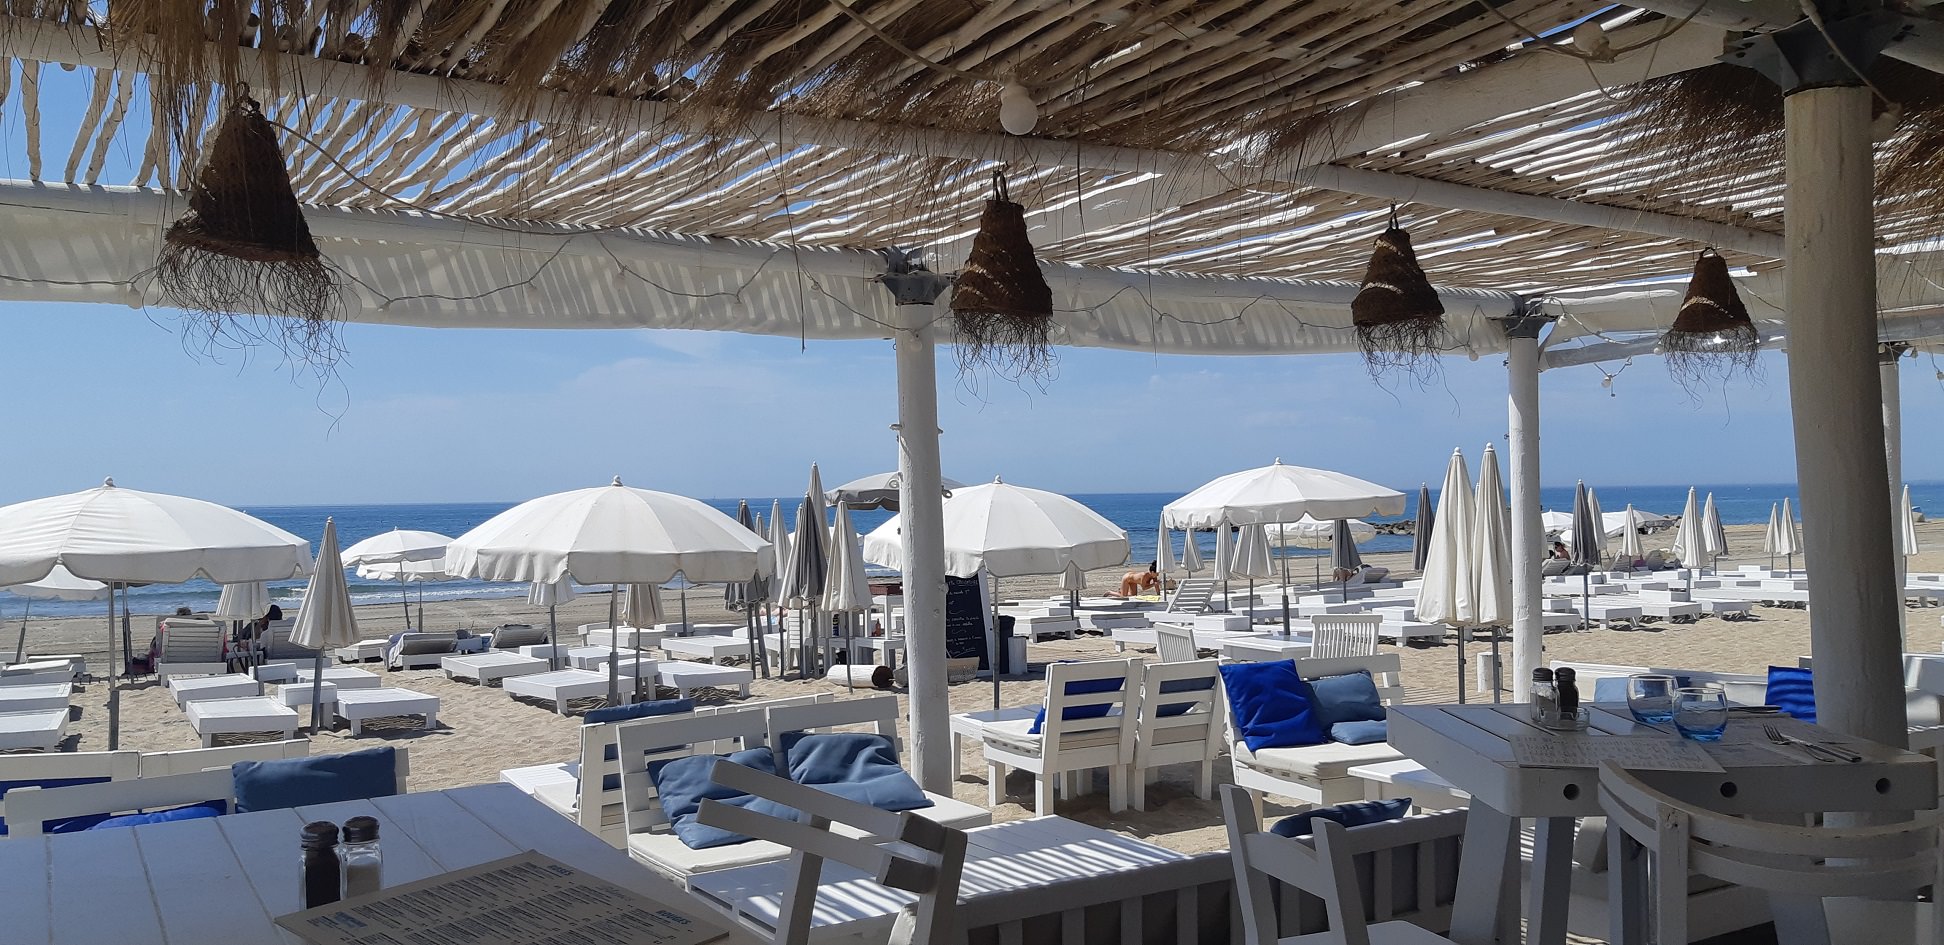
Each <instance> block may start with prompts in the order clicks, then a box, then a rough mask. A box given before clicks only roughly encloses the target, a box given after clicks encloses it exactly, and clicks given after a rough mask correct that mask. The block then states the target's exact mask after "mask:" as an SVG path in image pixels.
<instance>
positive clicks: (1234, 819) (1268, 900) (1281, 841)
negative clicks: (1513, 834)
mask: <svg viewBox="0 0 1944 945" xmlns="http://www.w3.org/2000/svg"><path fill="white" fill-rule="evenodd" d="M1222 814H1223V818H1224V820H1225V822H1226V825H1227V828H1228V835H1229V851H1230V856H1231V859H1232V862H1233V863H1234V868H1235V885H1236V895H1237V897H1238V905H1239V907H1240V912H1241V915H1242V928H1243V935H1242V939H1241V940H1242V942H1243V943H1244V945H1276V943H1277V942H1278V941H1281V940H1282V939H1283V938H1284V937H1285V936H1289V935H1301V934H1306V933H1311V932H1317V931H1321V930H1322V929H1323V928H1324V927H1325V926H1326V925H1327V928H1328V929H1329V930H1330V932H1331V934H1330V935H1329V936H1328V937H1327V939H1326V940H1327V941H1333V942H1341V943H1354V945H1368V943H1369V942H1370V935H1369V931H1368V926H1369V925H1370V924H1372V923H1377V922H1390V921H1405V922H1409V923H1411V924H1413V925H1417V926H1421V927H1423V928H1426V929H1434V930H1442V929H1445V928H1448V927H1449V926H1450V923H1451V905H1452V900H1453V899H1454V898H1455V897H1456V895H1457V888H1458V861H1459V848H1460V838H1461V837H1463V835H1464V832H1465V822H1466V812H1465V811H1464V810H1449V811H1441V812H1439V813H1436V814H1429V815H1420V816H1413V817H1405V818H1403V819H1401V820H1391V821H1384V822H1382V823H1376V824H1366V825H1364V826H1361V827H1350V828H1345V827H1344V826H1342V825H1341V824H1337V823H1334V822H1331V821H1322V820H1319V821H1317V823H1316V832H1315V833H1314V834H1312V835H1311V836H1310V837H1308V838H1301V837H1283V836H1278V835H1276V834H1273V833H1270V832H1268V831H1265V830H1263V829H1262V823H1261V821H1260V819H1259V818H1258V817H1257V816H1256V812H1255V806H1254V804H1253V803H1252V802H1251V800H1250V798H1249V793H1248V791H1247V790H1246V789H1244V788H1241V787H1237V786H1235V785H1232V784H1225V785H1223V786H1222ZM1360 876H1368V877H1369V878H1370V883H1369V886H1368V887H1367V888H1366V887H1365V885H1364V883H1363V882H1362V881H1361V880H1360V878H1359V877H1360ZM1278 884H1282V885H1283V886H1284V887H1287V888H1286V889H1282V890H1279V889H1278V888H1277V887H1278ZM1290 890H1294V891H1295V892H1297V893H1300V894H1302V895H1295V894H1288V893H1289V892H1290ZM1307 897H1314V898H1313V899H1309V898H1307ZM1315 900H1321V908H1320V909H1319V908H1318V904H1317V903H1316V902H1315ZM1279 903H1280V908H1278V906H1279ZM1412 941H1415V939H1412Z"/></svg>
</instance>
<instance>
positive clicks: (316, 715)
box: [258, 648, 324, 735]
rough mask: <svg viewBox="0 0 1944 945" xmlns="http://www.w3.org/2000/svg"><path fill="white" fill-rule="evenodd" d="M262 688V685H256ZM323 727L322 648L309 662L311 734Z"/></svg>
mask: <svg viewBox="0 0 1944 945" xmlns="http://www.w3.org/2000/svg"><path fill="white" fill-rule="evenodd" d="M258 688H262V687H258ZM323 728H324V650H323V649H322V648H320V649H318V651H317V658H316V659H315V660H313V661H312V663H311V734H312V735H315V734H317V733H318V732H320V731H322V730H323Z"/></svg>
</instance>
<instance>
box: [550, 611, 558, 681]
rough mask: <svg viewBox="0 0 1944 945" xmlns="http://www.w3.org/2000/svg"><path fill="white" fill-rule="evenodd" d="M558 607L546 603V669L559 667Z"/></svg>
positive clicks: (551, 669)
mask: <svg viewBox="0 0 1944 945" xmlns="http://www.w3.org/2000/svg"><path fill="white" fill-rule="evenodd" d="M558 610H559V608H558V607H555V606H554V605H553V604H548V605H547V670H548V671H549V672H552V671H553V670H557V669H559V668H560V617H559V614H558Z"/></svg>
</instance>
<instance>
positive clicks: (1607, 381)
mask: <svg viewBox="0 0 1944 945" xmlns="http://www.w3.org/2000/svg"><path fill="white" fill-rule="evenodd" d="M1600 387H1602V388H1603V389H1605V390H1606V392H1607V396H1608V397H1618V396H1620V395H1619V394H1616V393H1614V392H1613V375H1611V374H1602V375H1600Z"/></svg>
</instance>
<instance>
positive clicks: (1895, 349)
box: [1877, 341, 1910, 364]
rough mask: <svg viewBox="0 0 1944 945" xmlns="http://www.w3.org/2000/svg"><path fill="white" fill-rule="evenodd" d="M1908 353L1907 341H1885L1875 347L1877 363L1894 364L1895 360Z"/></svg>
mask: <svg viewBox="0 0 1944 945" xmlns="http://www.w3.org/2000/svg"><path fill="white" fill-rule="evenodd" d="M1909 353H1910V342H1908V341H1886V342H1883V343H1882V344H1879V345H1877V363H1878V364H1895V363H1897V359H1898V358H1901V357H1903V356H1904V355H1906V354H1909Z"/></svg>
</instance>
